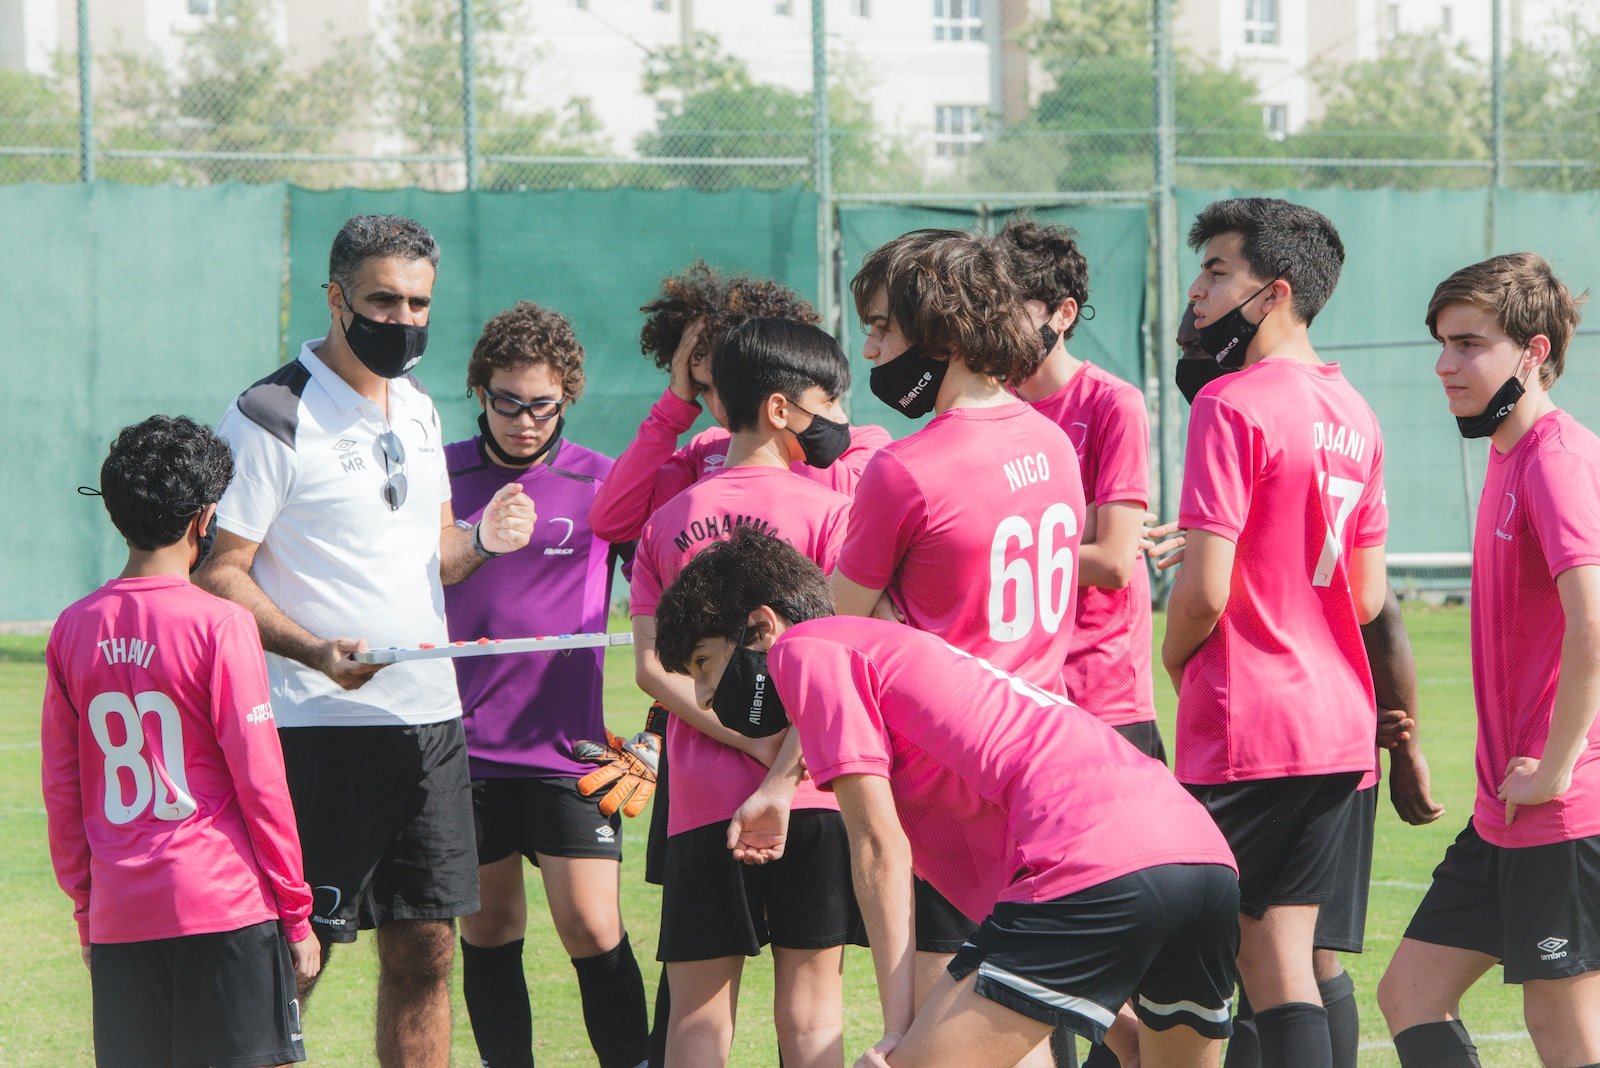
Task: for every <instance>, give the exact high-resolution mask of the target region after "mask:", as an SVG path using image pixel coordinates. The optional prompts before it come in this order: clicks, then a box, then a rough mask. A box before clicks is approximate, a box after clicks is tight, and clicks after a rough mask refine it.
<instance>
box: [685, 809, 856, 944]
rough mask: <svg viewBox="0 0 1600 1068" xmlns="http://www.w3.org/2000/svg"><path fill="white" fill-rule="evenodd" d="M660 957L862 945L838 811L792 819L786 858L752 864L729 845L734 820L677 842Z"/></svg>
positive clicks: (700, 829)
mask: <svg viewBox="0 0 1600 1068" xmlns="http://www.w3.org/2000/svg"><path fill="white" fill-rule="evenodd" d="M666 877H667V878H666V884H665V886H664V887H663V888H662V891H661V937H660V941H659V943H658V944H657V947H656V959H657V960H660V961H669V962H671V961H690V960H714V959H716V958H717V957H736V956H746V957H754V956H757V955H758V954H760V952H761V947H762V946H764V945H767V944H768V943H769V942H770V943H771V944H772V945H774V946H781V947H783V948H785V949H825V948H827V947H829V946H842V945H844V944H845V943H846V942H855V943H857V944H860V943H861V942H862V933H861V932H862V925H861V913H860V911H859V910H858V909H857V907H856V898H855V891H854V889H853V887H852V886H851V884H850V841H849V839H848V838H847V837H846V835H845V830H844V818H843V817H842V816H840V815H839V814H838V813H837V812H833V811H831V810H829V809H815V808H812V809H797V810H795V811H794V812H792V813H791V814H790V816H789V841H788V844H787V846H786V847H785V848H784V853H783V857H782V858H781V859H779V860H774V861H772V862H770V863H767V864H759V865H754V864H745V863H743V862H741V861H737V860H734V859H733V854H732V853H731V852H730V851H729V850H728V821H727V820H722V821H721V822H718V823H713V824H710V825H708V826H705V827H696V828H695V829H694V830H692V831H684V832H683V833H682V834H675V835H673V836H672V837H671V838H669V839H667V871H666Z"/></svg>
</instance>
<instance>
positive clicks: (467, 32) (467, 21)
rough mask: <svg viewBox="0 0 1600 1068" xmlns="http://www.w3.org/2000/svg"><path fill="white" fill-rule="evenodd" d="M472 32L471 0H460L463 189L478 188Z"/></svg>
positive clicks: (475, 86) (476, 105) (476, 94)
mask: <svg viewBox="0 0 1600 1068" xmlns="http://www.w3.org/2000/svg"><path fill="white" fill-rule="evenodd" d="M474 44H475V42H474V40H473V32H472V0H461V133H462V138H461V144H462V151H463V153H464V154H465V156H466V162H467V188H468V189H476V188H478V91H477V76H476V62H475V56H474V53H473V47H474Z"/></svg>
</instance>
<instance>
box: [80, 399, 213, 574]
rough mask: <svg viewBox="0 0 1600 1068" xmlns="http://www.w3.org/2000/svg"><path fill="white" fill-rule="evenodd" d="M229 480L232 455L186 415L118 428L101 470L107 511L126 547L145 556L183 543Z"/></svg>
mask: <svg viewBox="0 0 1600 1068" xmlns="http://www.w3.org/2000/svg"><path fill="white" fill-rule="evenodd" d="M232 480H233V450H231V449H230V448H228V443H227V442H226V441H223V440H222V439H221V438H219V437H217V436H216V435H215V434H214V433H212V432H211V431H210V430H209V429H208V428H206V427H204V426H202V425H200V424H199V423H197V422H195V421H194V420H193V419H190V418H188V417H187V416H182V415H179V416H169V415H152V416H151V417H150V418H148V419H146V420H144V422H142V423H135V424H134V425H132V426H127V427H123V428H122V432H121V433H119V434H118V435H117V440H115V441H113V442H112V443H111V452H110V453H109V454H108V455H107V456H106V459H105V462H104V463H103V464H101V465H100V495H101V497H102V498H103V499H104V502H105V506H106V512H107V513H108V514H109V515H110V516H111V522H112V523H113V524H114V525H115V526H116V528H117V531H118V533H120V534H121V535H122V536H123V537H124V538H125V539H127V542H128V544H129V545H131V546H133V547H134V548H135V549H142V550H144V551H145V552H153V551H154V550H156V549H162V548H165V547H166V546H168V545H172V544H174V543H175V542H178V541H180V540H182V538H183V534H184V531H185V530H186V529H187V528H188V526H189V521H190V520H191V519H193V518H194V517H195V516H196V515H197V514H198V513H199V512H200V511H201V510H202V509H204V508H205V506H206V505H208V504H216V503H217V502H218V501H220V500H221V499H222V494H223V491H224V490H226V489H227V488H228V483H229V482H230V481H232Z"/></svg>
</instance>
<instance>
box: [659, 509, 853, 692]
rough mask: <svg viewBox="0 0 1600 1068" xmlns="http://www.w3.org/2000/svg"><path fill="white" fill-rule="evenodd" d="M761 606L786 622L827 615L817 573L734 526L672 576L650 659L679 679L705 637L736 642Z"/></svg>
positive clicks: (784, 546) (823, 584)
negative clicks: (656, 657) (721, 539)
mask: <svg viewBox="0 0 1600 1068" xmlns="http://www.w3.org/2000/svg"><path fill="white" fill-rule="evenodd" d="M762 605H767V606H768V607H770V608H771V609H772V610H773V611H774V612H776V613H778V614H779V615H780V616H782V617H783V618H784V619H787V620H788V621H789V622H790V623H804V622H806V620H808V619H819V618H821V617H823V616H831V615H833V594H832V593H830V592H829V590H828V580H827V579H826V578H824V577H823V574H822V569H821V568H819V567H818V566H817V565H816V564H815V563H814V562H812V561H811V560H809V559H807V558H806V556H805V555H804V554H803V553H801V552H800V550H798V549H796V548H795V547H794V546H792V545H790V544H789V543H788V542H786V541H784V540H783V539H781V538H775V537H773V536H772V535H771V534H767V533H764V532H763V531H759V530H757V529H755V528H754V527H749V526H738V527H735V528H734V531H733V534H732V535H731V536H730V537H729V538H728V540H727V541H719V542H715V543H713V544H711V545H708V546H706V548H705V549H704V550H703V551H702V552H701V553H700V554H699V555H698V556H696V557H695V558H694V559H693V560H691V561H689V564H688V566H687V567H685V568H684V569H683V570H682V571H681V572H679V574H678V577H677V579H675V580H674V581H673V583H672V585H671V586H669V587H667V590H666V592H665V593H663V594H662V595H661V603H660V604H658V605H657V606H656V656H658V657H659V658H660V659H661V666H662V667H664V668H666V669H667V670H668V671H671V672H675V673H676V674H679V675H686V674H688V672H689V657H690V655H691V654H693V653H694V647H695V646H696V645H699V644H700V642H701V641H702V640H703V639H706V638H726V639H727V640H728V641H730V642H736V641H738V640H739V636H740V635H741V634H743V633H744V624H745V620H746V619H747V618H749V616H750V613H751V612H753V611H755V610H756V609H757V608H760V607H761V606H762Z"/></svg>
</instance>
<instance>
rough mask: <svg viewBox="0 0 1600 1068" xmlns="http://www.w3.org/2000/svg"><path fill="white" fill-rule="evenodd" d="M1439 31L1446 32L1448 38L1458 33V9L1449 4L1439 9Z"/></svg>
mask: <svg viewBox="0 0 1600 1068" xmlns="http://www.w3.org/2000/svg"><path fill="white" fill-rule="evenodd" d="M1439 29H1441V30H1443V31H1444V34H1445V36H1446V37H1448V36H1450V35H1451V34H1453V33H1455V32H1456V9H1455V8H1453V7H1451V6H1450V5H1449V4H1446V5H1444V6H1443V7H1441V8H1440V9H1439Z"/></svg>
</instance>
